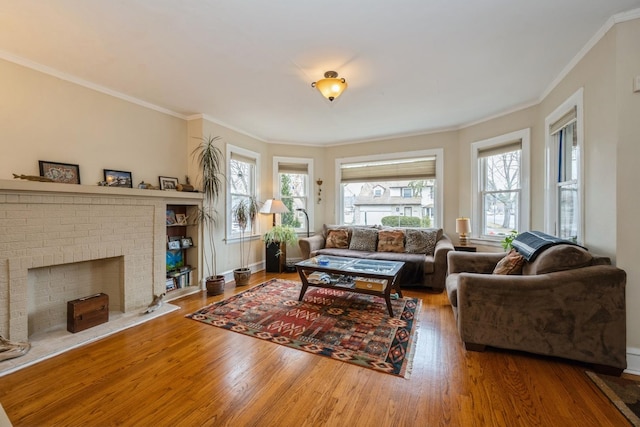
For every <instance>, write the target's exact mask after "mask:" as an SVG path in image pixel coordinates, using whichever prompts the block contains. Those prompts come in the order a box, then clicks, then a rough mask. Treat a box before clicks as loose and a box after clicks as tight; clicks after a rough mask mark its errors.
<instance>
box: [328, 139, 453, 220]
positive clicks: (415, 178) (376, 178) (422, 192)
mask: <svg viewBox="0 0 640 427" xmlns="http://www.w3.org/2000/svg"><path fill="white" fill-rule="evenodd" d="M442 164H443V151H442V150H441V149H436V150H423V151H415V152H405V153H394V154H384V155H377V156H366V157H352V158H344V159H337V160H336V172H337V174H338V176H337V179H336V182H337V183H338V184H337V185H338V188H337V194H339V203H338V206H337V209H338V210H337V212H336V217H337V218H339V221H340V223H342V224H356V225H407V226H411V225H414V226H423V227H436V226H440V218H441V215H442V200H441V198H442V195H441V194H440V192H439V191H438V188H439V186H440V185H441V184H440V180H441V179H442V178H441V177H442ZM406 217H408V218H406Z"/></svg>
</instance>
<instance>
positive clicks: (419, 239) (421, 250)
mask: <svg viewBox="0 0 640 427" xmlns="http://www.w3.org/2000/svg"><path fill="white" fill-rule="evenodd" d="M439 233H440V230H439V229H437V228H428V229H425V230H418V229H415V228H407V229H406V230H405V236H406V239H407V241H406V244H405V245H406V246H405V247H406V251H407V252H408V253H410V254H426V255H433V253H434V252H435V250H436V242H437V241H438V234H439Z"/></svg>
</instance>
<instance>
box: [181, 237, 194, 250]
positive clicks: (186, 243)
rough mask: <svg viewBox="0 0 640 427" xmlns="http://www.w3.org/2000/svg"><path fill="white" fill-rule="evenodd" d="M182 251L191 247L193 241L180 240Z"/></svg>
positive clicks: (189, 239) (184, 238) (188, 239)
mask: <svg viewBox="0 0 640 427" xmlns="http://www.w3.org/2000/svg"><path fill="white" fill-rule="evenodd" d="M181 246H182V249H187V248H190V247H192V246H193V240H191V237H183V238H182V240H181Z"/></svg>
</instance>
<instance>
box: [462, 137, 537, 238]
mask: <svg viewBox="0 0 640 427" xmlns="http://www.w3.org/2000/svg"><path fill="white" fill-rule="evenodd" d="M529 144H530V131H529V129H523V130H520V131H516V132H511V133H508V134H505V135H501V136H498V137H495V138H491V139H487V140H483V141H478V142H474V143H472V144H471V165H472V167H471V169H472V176H471V178H472V190H473V200H472V212H473V213H472V218H473V220H472V223H471V229H472V236H473V237H476V238H480V239H490V240H500V239H502V238H503V237H504V236H505V235H507V234H509V233H510V232H511V231H512V230H516V231H518V232H522V231H526V230H528V229H529Z"/></svg>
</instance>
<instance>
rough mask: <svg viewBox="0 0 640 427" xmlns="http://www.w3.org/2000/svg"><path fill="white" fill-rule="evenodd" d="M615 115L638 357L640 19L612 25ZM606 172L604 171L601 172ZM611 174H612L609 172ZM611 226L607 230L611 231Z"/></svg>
mask: <svg viewBox="0 0 640 427" xmlns="http://www.w3.org/2000/svg"><path fill="white" fill-rule="evenodd" d="M616 35H617V44H616V62H615V63H616V88H615V89H616V90H615V93H616V95H617V99H616V106H617V109H616V112H617V114H616V117H617V125H616V128H617V132H618V134H617V138H618V140H617V142H618V144H617V156H616V166H617V167H616V168H615V169H614V170H615V172H616V173H615V178H616V180H617V188H616V194H617V196H618V197H617V200H616V210H615V211H610V213H611V214H612V215H613V214H615V215H616V217H617V223H616V224H617V227H616V229H615V230H616V234H617V240H616V243H617V245H616V257H617V264H618V266H619V267H620V268H622V269H624V270H625V271H626V272H627V346H628V347H632V348H633V349H634V350H633V352H634V353H635V354H636V357H640V350H639V348H640V329H638V327H637V325H639V324H640V264H639V263H638V255H639V254H640V221H639V220H638V219H639V218H640V191H638V164H637V163H638V159H640V92H638V93H633V92H632V87H633V86H632V81H633V78H634V77H635V76H638V75H640V55H638V45H639V44H640V19H636V20H634V21H630V22H625V23H622V24H618V25H617V26H616ZM604 173H605V174H609V173H608V172H604ZM611 175H613V174H611ZM613 230H614V229H613V228H611V229H610V230H609V232H611V233H613V232H614V231H613Z"/></svg>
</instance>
